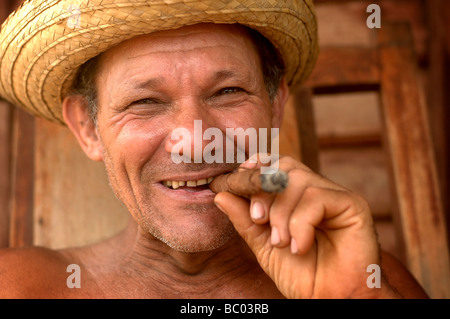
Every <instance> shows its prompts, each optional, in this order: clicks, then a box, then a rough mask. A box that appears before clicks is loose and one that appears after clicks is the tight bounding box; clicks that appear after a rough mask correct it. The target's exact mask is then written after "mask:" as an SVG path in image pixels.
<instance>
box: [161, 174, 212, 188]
mask: <svg viewBox="0 0 450 319" xmlns="http://www.w3.org/2000/svg"><path fill="white" fill-rule="evenodd" d="M213 179H214V177H212V176H211V177H207V178H201V179H198V180H187V181H185V180H177V181H162V184H163V185H164V186H166V187H168V188H171V189H178V188H181V189H187V188H193V189H198V188H199V187H200V186H206V188H207V185H208V184H209V183H211V182H212V181H213ZM203 189H205V187H203Z"/></svg>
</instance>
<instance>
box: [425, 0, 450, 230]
mask: <svg viewBox="0 0 450 319" xmlns="http://www.w3.org/2000/svg"><path fill="white" fill-rule="evenodd" d="M426 9H427V10H426V11H427V16H428V21H429V22H428V24H429V32H430V34H432V35H433V36H432V37H430V39H429V41H428V56H429V59H428V61H429V67H428V70H427V72H428V74H427V77H428V81H427V87H426V88H427V92H428V96H427V97H428V110H429V115H430V126H431V133H432V136H433V142H434V146H435V147H434V150H435V154H436V160H437V165H438V166H437V167H438V172H439V175H440V176H444V177H446V178H441V179H440V186H441V190H442V194H446V196H443V197H444V207H445V208H446V211H447V230H450V185H449V181H450V164H449V162H450V130H448V129H446V127H447V126H448V119H449V118H450V111H449V109H450V93H449V90H448V89H449V88H450V76H449V72H450V32H449V31H448V29H449V28H448V21H449V19H450V4H449V1H448V0H429V1H426ZM446 13H447V15H448V16H446ZM446 37H447V39H446ZM446 42H447V43H446ZM447 46H448V47H447ZM446 51H447V52H446Z"/></svg>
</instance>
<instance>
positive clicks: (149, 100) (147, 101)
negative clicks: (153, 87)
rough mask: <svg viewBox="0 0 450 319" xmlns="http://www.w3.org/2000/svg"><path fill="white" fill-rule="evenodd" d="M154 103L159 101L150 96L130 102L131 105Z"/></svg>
mask: <svg viewBox="0 0 450 319" xmlns="http://www.w3.org/2000/svg"><path fill="white" fill-rule="evenodd" d="M155 103H159V101H158V100H155V99H151V98H150V99H142V100H138V101H135V102H133V103H131V105H139V104H155Z"/></svg>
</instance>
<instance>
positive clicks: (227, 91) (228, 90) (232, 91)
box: [215, 87, 244, 96]
mask: <svg viewBox="0 0 450 319" xmlns="http://www.w3.org/2000/svg"><path fill="white" fill-rule="evenodd" d="M241 92H244V89H242V88H239V87H227V88H224V89H222V90H220V91H219V92H217V93H216V94H215V95H216V96H221V95H227V94H235V93H241Z"/></svg>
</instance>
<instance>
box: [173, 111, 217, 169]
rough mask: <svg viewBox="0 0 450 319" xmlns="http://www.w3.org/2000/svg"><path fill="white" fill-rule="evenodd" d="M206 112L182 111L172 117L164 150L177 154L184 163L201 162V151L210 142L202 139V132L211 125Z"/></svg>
mask: <svg viewBox="0 0 450 319" xmlns="http://www.w3.org/2000/svg"><path fill="white" fill-rule="evenodd" d="M210 123H211V118H210V116H208V114H207V112H205V111H202V110H201V109H195V110H191V111H190V112H182V113H180V114H178V116H176V118H175V119H174V124H173V125H172V127H173V129H172V130H171V132H169V134H168V136H167V138H166V141H165V150H166V151H167V152H168V153H170V154H172V159H174V158H175V157H174V156H179V158H182V161H183V162H185V163H202V162H203V161H204V159H203V151H204V149H205V147H206V146H207V145H208V144H209V143H210V141H209V140H207V139H204V132H205V130H207V129H208V128H211V127H213V126H212V125H211V124H210Z"/></svg>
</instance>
